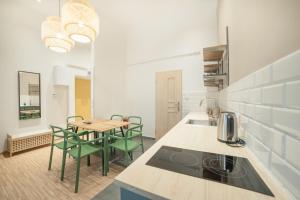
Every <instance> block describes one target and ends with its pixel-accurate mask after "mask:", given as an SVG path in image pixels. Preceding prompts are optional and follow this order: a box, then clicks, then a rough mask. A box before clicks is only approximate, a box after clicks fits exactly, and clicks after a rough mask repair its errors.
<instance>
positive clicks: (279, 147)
mask: <svg viewBox="0 0 300 200" xmlns="http://www.w3.org/2000/svg"><path fill="white" fill-rule="evenodd" d="M271 131H272V151H274V152H275V153H277V154H278V155H280V156H281V157H284V154H285V149H284V145H285V134H283V133H281V132H279V131H277V130H275V129H272V130H271Z"/></svg>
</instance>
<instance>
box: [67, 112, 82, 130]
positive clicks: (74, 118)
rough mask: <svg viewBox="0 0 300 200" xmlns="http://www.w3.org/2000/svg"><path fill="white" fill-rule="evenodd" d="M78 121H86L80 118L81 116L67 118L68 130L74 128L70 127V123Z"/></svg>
mask: <svg viewBox="0 0 300 200" xmlns="http://www.w3.org/2000/svg"><path fill="white" fill-rule="evenodd" d="M76 119H79V120H84V118H83V117H82V116H79V115H77V116H69V117H67V128H70V127H72V126H71V125H69V123H70V122H71V121H72V120H74V121H75V120H76Z"/></svg>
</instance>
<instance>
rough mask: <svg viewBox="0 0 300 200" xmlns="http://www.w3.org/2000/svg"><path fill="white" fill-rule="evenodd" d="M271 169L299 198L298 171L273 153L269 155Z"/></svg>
mask: <svg viewBox="0 0 300 200" xmlns="http://www.w3.org/2000/svg"><path fill="white" fill-rule="evenodd" d="M271 171H272V173H273V174H274V175H275V176H276V177H277V178H278V179H279V180H280V181H281V182H282V185H283V186H284V187H285V188H287V189H288V190H289V191H290V192H291V193H292V194H293V195H294V196H295V197H296V199H300V187H299V185H300V173H299V171H297V170H296V169H294V168H293V167H292V166H290V165H288V164H287V163H286V162H285V161H284V160H283V159H282V158H280V157H279V156H278V155H276V154H275V153H272V156H271Z"/></svg>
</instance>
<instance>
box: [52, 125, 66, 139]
mask: <svg viewBox="0 0 300 200" xmlns="http://www.w3.org/2000/svg"><path fill="white" fill-rule="evenodd" d="M50 128H51V130H52V133H51V134H52V136H53V137H60V138H63V137H64V132H63V129H62V128H61V127H58V126H53V125H50Z"/></svg>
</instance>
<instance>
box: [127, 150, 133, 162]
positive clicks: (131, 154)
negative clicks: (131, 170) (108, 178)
mask: <svg viewBox="0 0 300 200" xmlns="http://www.w3.org/2000/svg"><path fill="white" fill-rule="evenodd" d="M128 155H129V157H130V160H132V161H133V152H128Z"/></svg>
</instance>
